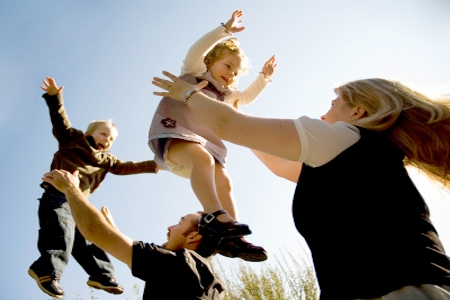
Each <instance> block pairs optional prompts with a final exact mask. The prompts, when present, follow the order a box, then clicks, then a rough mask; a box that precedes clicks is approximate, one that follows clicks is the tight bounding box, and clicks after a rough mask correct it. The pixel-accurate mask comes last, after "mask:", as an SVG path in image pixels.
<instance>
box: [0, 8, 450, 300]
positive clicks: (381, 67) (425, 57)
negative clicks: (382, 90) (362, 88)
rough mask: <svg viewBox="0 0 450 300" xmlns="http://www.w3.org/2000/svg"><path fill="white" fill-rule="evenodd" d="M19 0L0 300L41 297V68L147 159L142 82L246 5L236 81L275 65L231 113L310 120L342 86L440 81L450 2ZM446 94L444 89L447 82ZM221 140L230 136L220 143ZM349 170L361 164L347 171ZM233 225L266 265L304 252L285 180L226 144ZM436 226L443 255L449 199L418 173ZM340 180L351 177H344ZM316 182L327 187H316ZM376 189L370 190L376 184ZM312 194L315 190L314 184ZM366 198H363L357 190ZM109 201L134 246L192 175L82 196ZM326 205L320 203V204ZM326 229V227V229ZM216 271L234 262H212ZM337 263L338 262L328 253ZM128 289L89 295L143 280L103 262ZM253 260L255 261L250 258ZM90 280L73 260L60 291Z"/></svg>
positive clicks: (9, 11)
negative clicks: (35, 269) (35, 270)
mask: <svg viewBox="0 0 450 300" xmlns="http://www.w3.org/2000/svg"><path fill="white" fill-rule="evenodd" d="M217 3H218V2H215V1H209V0H208V1H207V0H196V1H181V0H178V1H172V0H167V1H144V0H134V1H132V0H128V1H125V0H113V1H105V0H100V1H86V0H85V1H56V0H42V1H24V0H14V1H12V0H9V1H8V0H7V1H3V2H2V4H1V5H0V39H1V43H0V66H1V67H0V82H1V83H0V86H1V87H2V89H1V91H2V100H1V109H0V126H1V130H0V135H1V136H0V140H1V141H2V147H1V155H0V163H1V168H0V175H1V180H0V199H1V200H0V201H1V206H2V209H1V211H0V228H1V230H0V234H1V241H2V247H1V248H0V257H1V258H0V266H1V272H0V278H1V281H0V282H2V289H1V291H0V298H1V299H37V300H41V299H42V300H43V299H48V297H47V296H46V295H45V294H44V293H42V292H41V291H40V290H39V289H38V287H37V286H36V283H35V282H34V280H33V279H31V278H30V277H29V276H28V274H27V270H28V267H29V265H30V264H31V263H32V262H33V261H34V260H35V259H37V257H38V250H37V247H36V240H37V233H38V218H37V209H38V201H37V198H39V197H40V196H41V194H42V189H41V188H40V187H39V183H40V178H41V176H42V174H43V173H44V172H46V171H47V170H49V166H50V162H51V159H52V155H53V153H54V152H55V150H56V149H57V143H56V140H55V139H54V138H53V136H52V134H51V124H50V121H49V117H48V110H47V106H46V105H45V103H44V100H43V99H42V98H41V95H42V91H41V90H40V88H39V86H40V85H41V84H42V80H43V79H45V77H46V76H52V77H54V78H55V80H56V82H57V83H58V84H59V85H62V86H64V87H65V89H64V96H65V102H66V108H67V112H68V114H69V117H70V119H71V121H72V124H73V126H74V127H76V128H80V129H83V130H84V129H85V128H86V126H87V124H88V123H89V122H90V121H92V120H94V119H110V118H111V119H114V121H115V123H116V125H117V127H118V129H119V137H118V139H117V141H116V143H115V144H114V146H113V148H112V149H111V150H112V153H114V154H115V155H116V156H118V157H119V158H121V159H124V160H135V161H138V160H146V159H152V158H153V154H152V153H151V151H150V150H149V148H148V146H147V132H148V128H149V125H150V122H151V118H152V116H153V112H154V110H155V108H156V106H157V104H158V102H159V98H158V97H156V96H153V95H152V92H153V91H154V90H156V89H155V88H154V86H152V85H151V80H152V77H154V76H160V74H161V71H162V70H168V71H170V72H172V73H175V74H178V72H179V70H180V67H181V62H182V60H183V58H184V56H185V54H186V52H187V50H188V48H189V47H190V46H191V44H192V43H193V42H194V41H195V40H197V39H198V38H199V37H200V36H202V35H203V34H204V33H206V32H207V31H209V30H211V29H213V28H214V27H215V26H218V25H219V24H220V22H225V21H227V20H228V19H229V17H230V16H231V13H232V12H233V11H234V10H235V9H241V10H243V12H244V16H243V26H245V27H246V30H245V31H243V32H241V33H238V34H237V35H236V37H238V38H239V39H240V40H241V46H242V48H243V49H244V50H245V52H246V54H247V55H248V56H249V57H250V59H251V61H252V69H251V70H250V73H249V75H248V76H247V77H245V78H242V80H241V82H240V85H239V87H240V88H245V87H246V86H247V85H248V84H249V83H250V82H251V81H252V80H253V79H254V78H255V76H256V75H257V73H258V72H259V71H260V68H261V66H262V64H263V62H264V61H265V60H266V59H268V58H269V57H270V56H271V55H272V54H275V55H276V56H277V60H278V64H279V67H278V68H277V70H276V73H275V74H274V76H273V82H272V83H271V85H270V86H269V87H268V88H267V89H266V90H265V91H264V92H263V94H262V95H261V96H260V98H259V99H258V100H257V101H256V102H255V103H253V104H252V105H250V106H247V107H246V106H243V107H241V109H242V110H243V111H244V112H247V113H249V114H253V115H258V116H267V117H279V118H297V117H299V116H301V115H308V116H311V117H319V116H320V115H321V114H323V113H325V112H326V110H327V109H328V107H329V105H330V101H331V100H332V99H333V97H334V95H333V91H332V88H333V86H334V85H335V84H337V83H339V82H346V81H348V80H353V79H359V78H367V77H388V78H395V79H399V80H402V81H406V82H410V83H413V84H415V85H417V86H419V87H427V88H428V87H432V86H437V87H438V88H439V89H438V90H433V91H434V92H441V91H442V90H443V91H444V92H447V93H448V87H449V86H450V72H449V66H450V55H449V49H450V18H449V17H448V16H449V15H450V2H449V1H447V0H396V1H391V0H367V1H366V0H365V1H361V0H340V1H334V0H323V1H306V0H295V1H294V0H283V1H268V0H259V1H251V0H250V1H237V0H232V1H227V2H221V4H220V6H217ZM446 88H447V89H446ZM228 145H229V144H228ZM349 168H354V173H355V176H357V175H358V170H359V169H361V168H364V165H363V164H357V165H354V166H349ZM228 169H229V173H230V174H231V177H232V179H233V181H234V188H235V196H236V199H237V202H238V205H239V211H240V219H241V221H242V222H246V223H248V224H250V226H251V228H252V230H253V232H254V233H253V235H252V236H250V237H249V239H250V241H251V242H253V243H255V244H259V245H263V246H264V247H266V248H267V250H268V251H269V254H270V255H271V258H270V259H269V260H268V261H267V263H275V261H274V260H273V257H274V255H276V254H277V253H278V252H279V250H280V248H283V247H287V248H288V249H290V250H291V251H292V252H294V254H297V253H298V255H302V253H303V252H302V250H301V247H300V243H301V241H302V239H301V237H300V236H299V235H298V233H297V232H296V231H295V229H294V226H293V223H292V218H291V215H290V206H291V199H292V194H293V191H294V187H295V186H294V184H292V183H289V182H286V181H284V180H282V179H280V178H277V177H275V176H274V175H272V174H271V173H270V172H269V171H268V170H266V169H265V168H264V167H263V166H262V164H260V163H259V162H258V161H257V159H256V158H255V157H254V156H253V155H252V154H251V152H250V151H249V150H248V149H245V148H241V147H237V146H233V145H229V158H228ZM414 178H415V179H414V180H415V181H416V182H417V184H418V186H419V188H420V190H421V191H422V193H423V195H424V196H425V197H426V200H427V202H428V204H429V205H430V208H431V216H432V220H433V221H434V224H435V226H436V228H437V229H438V232H439V234H440V236H441V238H442V241H443V243H444V246H445V247H446V249H448V250H450V226H449V225H450V222H449V221H447V220H448V219H449V217H448V216H449V213H450V199H449V198H450V195H449V193H448V191H439V190H438V189H437V187H434V186H432V185H431V184H430V183H429V182H428V181H427V180H423V179H422V178H421V177H420V176H415V177H414ZM350 182H351V181H350V180H349V184H350ZM323 184H324V185H323V186H324V188H326V187H327V183H326V182H324V183H323ZM375 188H376V187H375ZM318 192H320V191H318ZM361 201H364V198H363V197H362V198H361ZM91 202H92V203H94V204H95V205H96V206H97V207H101V206H102V205H107V206H109V207H110V209H111V211H112V213H113V215H114V217H115V220H116V223H117V225H118V226H119V228H120V229H121V230H122V231H123V232H125V233H126V234H127V235H129V236H130V237H132V238H133V239H135V240H144V241H148V242H156V243H162V242H164V241H165V238H166V232H167V230H166V228H167V226H168V225H171V224H174V223H176V222H177V221H178V219H179V217H180V216H182V215H184V214H186V213H188V212H191V211H195V210H199V209H200V205H199V203H198V201H197V200H196V198H195V197H194V194H193V192H192V190H191V188H190V185H189V181H188V180H186V179H183V178H179V177H177V176H175V175H173V174H170V173H168V172H160V174H158V175H156V176H155V175H135V176H127V177H118V176H115V175H108V176H107V178H106V180H105V181H104V183H103V185H102V186H101V188H100V189H99V190H98V191H97V192H96V193H95V194H94V195H93V196H92V197H91ZM324 209H327V208H326V207H324ZM323 225H324V226H332V224H323ZM219 259H220V261H221V262H223V263H224V264H225V265H230V264H232V263H235V260H230V259H222V258H219ZM337 259H339V258H337ZM113 261H114V263H115V266H116V269H117V275H118V281H119V282H120V283H122V284H123V285H124V286H125V289H126V291H125V293H126V294H125V296H124V295H121V296H111V295H109V294H106V293H105V292H99V293H98V296H99V298H100V299H126V296H127V297H129V298H132V297H134V293H133V291H132V287H133V285H134V284H138V285H139V286H140V287H141V288H143V286H144V283H143V282H142V281H140V280H139V279H137V278H134V277H133V276H132V275H131V272H130V271H129V270H128V268H127V267H126V266H125V265H123V264H121V263H120V262H118V261H117V260H113ZM253 265H254V266H255V267H257V266H259V264H253ZM87 278H88V276H87V274H86V273H85V272H84V271H83V270H82V269H81V267H80V266H79V265H78V264H77V262H76V261H75V260H73V259H72V260H71V261H70V263H69V266H68V267H67V269H66V270H65V272H64V275H63V278H62V281H61V285H62V287H63V288H64V289H65V291H66V294H67V299H75V298H76V297H75V296H74V294H75V293H78V294H79V296H80V297H81V298H82V299H90V296H89V289H88V287H87V285H86V281H87Z"/></svg>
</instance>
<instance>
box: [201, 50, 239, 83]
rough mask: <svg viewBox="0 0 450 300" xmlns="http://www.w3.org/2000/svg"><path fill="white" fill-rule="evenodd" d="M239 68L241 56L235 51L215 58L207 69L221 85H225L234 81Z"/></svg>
mask: <svg viewBox="0 0 450 300" xmlns="http://www.w3.org/2000/svg"><path fill="white" fill-rule="evenodd" d="M241 68H242V58H241V57H240V56H239V55H237V54H235V53H230V54H228V55H226V56H224V57H223V58H221V59H219V60H216V61H215V62H214V63H213V64H212V65H211V66H210V67H209V68H208V69H209V72H211V76H212V78H214V79H215V80H216V81H217V82H218V83H220V84H221V85H222V86H223V87H227V86H229V85H230V84H232V83H233V82H234V81H235V78H236V77H237V76H238V75H239V71H240V70H241Z"/></svg>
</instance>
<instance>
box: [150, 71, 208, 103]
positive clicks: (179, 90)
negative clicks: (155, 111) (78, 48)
mask: <svg viewBox="0 0 450 300" xmlns="http://www.w3.org/2000/svg"><path fill="white" fill-rule="evenodd" d="M162 73H163V75H165V76H167V77H169V79H171V80H165V79H162V78H159V77H153V81H152V84H153V85H155V86H157V87H160V88H162V89H164V90H166V91H167V92H153V95H156V96H163V97H169V98H172V99H174V100H178V101H184V96H185V94H186V92H187V91H189V90H196V91H200V90H201V89H202V88H204V87H205V86H207V85H208V81H206V80H203V81H202V82H200V83H198V84H196V85H194V84H190V83H188V82H186V81H184V80H182V79H180V78H178V77H177V76H175V75H173V74H170V73H169V72H167V71H163V72H162Z"/></svg>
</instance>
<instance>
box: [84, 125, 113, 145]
mask: <svg viewBox="0 0 450 300" xmlns="http://www.w3.org/2000/svg"><path fill="white" fill-rule="evenodd" d="M86 135H87V136H89V135H90V136H92V137H93V138H94V141H95V144H96V145H97V149H98V150H101V151H106V150H108V149H109V148H111V146H112V144H113V143H114V141H115V140H116V137H117V129H116V128H115V127H113V126H112V125H111V124H109V123H103V124H100V125H98V126H97V128H96V129H95V130H94V132H93V133H91V134H89V133H88V132H86Z"/></svg>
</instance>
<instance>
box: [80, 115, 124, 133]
mask: <svg viewBox="0 0 450 300" xmlns="http://www.w3.org/2000/svg"><path fill="white" fill-rule="evenodd" d="M102 124H109V125H111V126H112V127H113V128H114V129H116V133H117V135H119V131H118V130H117V127H116V124H114V123H113V120H111V119H110V120H94V121H92V122H91V123H89V125H88V127H87V129H86V132H88V133H89V134H92V133H94V131H95V130H96V129H97V128H98V126H100V125H102Z"/></svg>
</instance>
